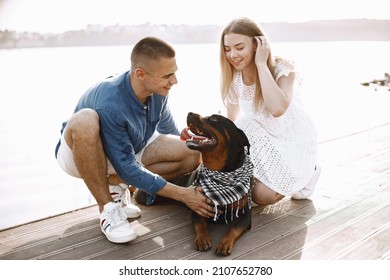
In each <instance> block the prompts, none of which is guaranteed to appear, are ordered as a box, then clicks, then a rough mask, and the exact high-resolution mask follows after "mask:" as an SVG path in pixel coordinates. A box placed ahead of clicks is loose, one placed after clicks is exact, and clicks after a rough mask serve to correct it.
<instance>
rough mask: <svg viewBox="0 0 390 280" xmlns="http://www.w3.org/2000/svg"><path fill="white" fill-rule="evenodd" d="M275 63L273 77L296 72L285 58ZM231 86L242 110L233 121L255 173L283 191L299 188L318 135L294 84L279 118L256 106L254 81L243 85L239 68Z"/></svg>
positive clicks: (309, 167)
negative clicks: (248, 147) (248, 146)
mask: <svg viewBox="0 0 390 280" xmlns="http://www.w3.org/2000/svg"><path fill="white" fill-rule="evenodd" d="M275 66H276V67H275V75H274V77H275V79H276V80H277V79H279V78H280V77H281V76H283V75H285V76H288V75H289V74H290V73H292V72H294V73H295V69H294V66H293V64H292V63H290V62H287V61H285V60H277V61H276V65H275ZM296 76H297V75H296ZM295 86H297V85H295ZM233 87H234V93H235V95H236V98H237V100H238V103H239V106H240V111H241V115H240V117H239V119H238V120H237V121H236V124H237V126H238V127H239V128H241V129H242V130H243V131H244V132H245V133H246V135H247V137H248V139H249V142H250V144H251V157H252V161H253V164H254V166H255V170H254V175H255V177H256V178H257V179H258V180H259V181H261V182H262V183H264V184H265V185H266V186H268V187H269V188H271V189H273V190H274V191H276V192H278V193H280V194H282V195H290V194H291V193H293V192H295V191H297V190H300V189H302V188H303V187H304V186H305V184H306V183H307V182H308V181H309V179H310V178H311V176H312V175H313V172H314V166H315V164H316V146H317V139H316V131H315V128H314V126H313V124H312V122H311V119H310V118H309V116H307V114H306V112H305V111H304V110H303V106H301V103H300V101H299V97H298V92H297V87H294V94H293V100H292V102H291V104H290V106H289V108H288V109H287V111H286V112H285V113H284V114H283V115H282V116H280V117H278V118H275V117H274V116H272V115H271V114H270V113H269V112H268V110H267V109H266V108H265V105H264V104H262V105H261V108H260V109H259V110H258V111H256V110H255V108H254V97H255V85H251V86H246V85H245V84H244V83H243V81H242V73H241V72H236V73H235V74H234V76H233Z"/></svg>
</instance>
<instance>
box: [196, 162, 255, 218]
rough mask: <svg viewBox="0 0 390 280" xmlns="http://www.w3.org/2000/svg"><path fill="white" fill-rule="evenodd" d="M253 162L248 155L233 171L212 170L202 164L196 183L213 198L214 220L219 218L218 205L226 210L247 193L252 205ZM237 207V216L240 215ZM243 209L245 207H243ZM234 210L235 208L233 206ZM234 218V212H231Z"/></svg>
mask: <svg viewBox="0 0 390 280" xmlns="http://www.w3.org/2000/svg"><path fill="white" fill-rule="evenodd" d="M253 168H254V167H253V163H252V161H251V159H250V157H249V155H247V156H246V157H245V161H244V164H243V165H242V166H241V167H240V168H238V169H236V170H235V171H232V172H222V171H212V170H209V169H207V168H206V167H205V166H204V165H203V164H202V165H201V166H200V169H199V173H198V178H197V179H196V181H195V182H194V185H197V186H201V187H202V188H203V190H204V192H205V194H206V196H207V197H208V198H209V199H211V200H212V201H213V203H214V205H215V213H216V214H215V216H214V221H216V220H217V219H218V218H219V214H218V211H217V210H218V206H220V205H224V206H225V221H226V223H227V220H226V212H227V211H226V210H227V206H228V205H229V204H232V203H234V202H236V201H239V200H240V199H241V198H243V197H244V196H245V195H248V203H249V208H250V207H251V199H250V198H251V181H252V177H253ZM239 209H240V207H237V210H236V217H238V210H239ZM242 209H243V211H244V208H243V207H242ZM232 211H233V208H232ZM231 219H232V220H233V213H232V214H231Z"/></svg>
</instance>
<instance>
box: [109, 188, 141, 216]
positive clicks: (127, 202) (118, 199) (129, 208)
mask: <svg viewBox="0 0 390 280" xmlns="http://www.w3.org/2000/svg"><path fill="white" fill-rule="evenodd" d="M109 190H110V193H111V197H112V199H113V200H114V202H115V203H119V205H120V206H121V207H122V209H123V210H124V211H125V213H126V216H127V218H138V217H139V216H141V209H139V207H138V206H136V205H134V204H133V203H131V197H130V191H129V186H128V185H126V184H124V183H120V184H118V185H109Z"/></svg>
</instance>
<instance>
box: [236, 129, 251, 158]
mask: <svg viewBox="0 0 390 280" xmlns="http://www.w3.org/2000/svg"><path fill="white" fill-rule="evenodd" d="M237 130H238V133H239V135H240V142H241V144H242V145H243V146H244V147H247V148H248V153H247V154H248V155H249V149H250V147H251V145H250V144H249V140H248V137H247V136H246V134H245V132H244V131H242V130H241V129H239V128H237Z"/></svg>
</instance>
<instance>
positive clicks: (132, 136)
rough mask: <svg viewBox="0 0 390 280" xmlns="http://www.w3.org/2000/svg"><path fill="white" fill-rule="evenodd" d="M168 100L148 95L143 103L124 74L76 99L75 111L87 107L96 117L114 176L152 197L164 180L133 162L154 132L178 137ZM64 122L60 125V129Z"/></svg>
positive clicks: (99, 84)
mask: <svg viewBox="0 0 390 280" xmlns="http://www.w3.org/2000/svg"><path fill="white" fill-rule="evenodd" d="M167 102H168V97H164V96H160V95H158V94H152V95H151V96H150V97H149V98H148V100H147V103H146V104H142V103H141V102H140V101H139V100H138V99H137V98H136V96H135V94H134V91H133V89H132V87H131V84H130V73H129V71H126V72H125V73H123V74H120V75H117V76H115V77H109V78H107V79H105V80H103V81H102V82H99V83H97V84H95V85H94V86H92V87H91V88H90V89H89V90H88V91H87V92H86V93H85V94H84V95H83V96H82V97H81V98H80V100H79V102H78V104H77V106H76V109H75V112H77V111H79V110H81V109H84V108H91V109H93V110H95V111H96V112H97V113H98V115H99V118H100V133H101V138H102V142H103V147H104V151H105V153H106V156H107V158H108V159H109V160H110V162H111V164H112V166H113V167H114V169H115V171H116V172H117V174H118V176H119V177H120V178H121V179H122V180H123V181H125V182H126V183H128V184H129V185H133V186H136V187H137V188H139V189H141V190H143V191H145V192H147V193H148V194H150V195H151V196H150V197H149V198H148V201H149V203H151V202H152V199H153V197H154V194H155V193H156V192H158V191H159V190H161V189H162V188H163V187H164V186H165V184H166V183H167V181H166V180H165V179H163V178H162V177H161V176H159V175H157V174H154V173H151V172H150V171H148V170H147V169H146V168H144V167H142V166H141V165H140V164H139V163H138V162H137V161H136V159H135V154H137V153H138V152H139V151H140V150H141V149H142V148H144V147H145V145H146V143H147V141H148V140H149V138H150V137H151V136H152V135H153V133H154V132H155V130H157V131H158V132H159V133H160V134H175V135H179V130H178V128H177V125H176V123H175V121H174V120H173V116H172V114H171V112H170V110H169V107H168V103H167ZM65 126H66V122H65V123H64V124H63V128H62V130H61V133H62V131H63V130H64V128H65ZM162 148H163V147H162Z"/></svg>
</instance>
